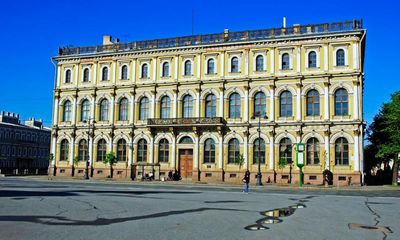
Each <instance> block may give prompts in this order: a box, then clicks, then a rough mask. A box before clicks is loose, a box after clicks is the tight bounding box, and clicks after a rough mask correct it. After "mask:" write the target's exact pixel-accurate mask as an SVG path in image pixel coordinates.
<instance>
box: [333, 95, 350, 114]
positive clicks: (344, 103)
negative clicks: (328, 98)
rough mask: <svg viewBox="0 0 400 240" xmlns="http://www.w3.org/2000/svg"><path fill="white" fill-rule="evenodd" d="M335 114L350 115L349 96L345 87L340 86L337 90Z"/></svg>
mask: <svg viewBox="0 0 400 240" xmlns="http://www.w3.org/2000/svg"><path fill="white" fill-rule="evenodd" d="M335 115H336V116H347V115H349V96H348V94H347V91H346V89H344V88H340V89H338V90H336V92H335Z"/></svg>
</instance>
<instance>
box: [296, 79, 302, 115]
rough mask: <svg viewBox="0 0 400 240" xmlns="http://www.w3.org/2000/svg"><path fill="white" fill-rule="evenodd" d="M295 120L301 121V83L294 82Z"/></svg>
mask: <svg viewBox="0 0 400 240" xmlns="http://www.w3.org/2000/svg"><path fill="white" fill-rule="evenodd" d="M296 99H297V101H296V108H297V109H296V112H297V114H296V120H297V121H301V83H298V84H296Z"/></svg>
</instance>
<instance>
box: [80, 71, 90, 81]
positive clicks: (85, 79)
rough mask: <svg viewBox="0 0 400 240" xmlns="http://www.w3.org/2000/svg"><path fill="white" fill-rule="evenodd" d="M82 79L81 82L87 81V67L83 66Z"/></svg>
mask: <svg viewBox="0 0 400 240" xmlns="http://www.w3.org/2000/svg"><path fill="white" fill-rule="evenodd" d="M82 81H83V82H89V69H88V68H85V69H84V70H83V79H82Z"/></svg>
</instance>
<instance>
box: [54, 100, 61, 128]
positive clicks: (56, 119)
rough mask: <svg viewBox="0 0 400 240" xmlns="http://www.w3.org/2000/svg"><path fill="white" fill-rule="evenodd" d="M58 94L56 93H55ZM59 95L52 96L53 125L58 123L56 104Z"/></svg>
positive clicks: (57, 103)
mask: <svg viewBox="0 0 400 240" xmlns="http://www.w3.org/2000/svg"><path fill="white" fill-rule="evenodd" d="M56 94H58V93H56ZM59 101H60V100H59V97H58V96H54V112H53V125H57V124H58V115H59V111H58V105H59Z"/></svg>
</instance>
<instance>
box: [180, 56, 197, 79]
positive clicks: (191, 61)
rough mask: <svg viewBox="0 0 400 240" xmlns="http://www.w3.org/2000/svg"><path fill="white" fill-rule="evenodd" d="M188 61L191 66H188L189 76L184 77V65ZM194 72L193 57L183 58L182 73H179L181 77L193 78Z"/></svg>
mask: <svg viewBox="0 0 400 240" xmlns="http://www.w3.org/2000/svg"><path fill="white" fill-rule="evenodd" d="M188 60H189V61H190V64H191V66H190V75H185V63H186V61H188ZM193 70H194V58H193V57H185V58H183V59H182V71H181V74H182V76H183V77H193V75H194V74H193V72H194V71H193Z"/></svg>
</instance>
